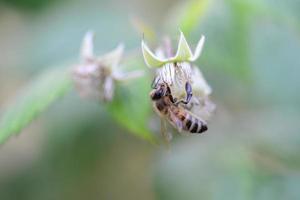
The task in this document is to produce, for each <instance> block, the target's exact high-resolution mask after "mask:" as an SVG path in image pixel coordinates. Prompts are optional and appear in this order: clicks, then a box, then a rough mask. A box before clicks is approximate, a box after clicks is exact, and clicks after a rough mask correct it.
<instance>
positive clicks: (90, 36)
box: [80, 31, 94, 61]
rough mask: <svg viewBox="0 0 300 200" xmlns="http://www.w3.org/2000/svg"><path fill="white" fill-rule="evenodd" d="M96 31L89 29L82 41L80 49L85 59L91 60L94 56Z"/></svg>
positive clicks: (82, 57) (81, 55)
mask: <svg viewBox="0 0 300 200" xmlns="http://www.w3.org/2000/svg"><path fill="white" fill-rule="evenodd" d="M93 41H94V33H93V32H92V31H88V32H87V33H86V34H85V36H84V38H83V41H82V45H81V49H80V57H81V59H82V60H83V61H86V60H91V59H93V57H94V45H93Z"/></svg>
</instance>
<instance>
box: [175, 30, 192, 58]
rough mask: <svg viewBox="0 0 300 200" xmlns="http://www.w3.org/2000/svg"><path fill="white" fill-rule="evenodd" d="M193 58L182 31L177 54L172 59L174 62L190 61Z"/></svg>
mask: <svg viewBox="0 0 300 200" xmlns="http://www.w3.org/2000/svg"><path fill="white" fill-rule="evenodd" d="M192 57H193V54H192V51H191V49H190V47H189V45H188V43H187V41H186V39H185V37H184V35H183V33H182V32H181V31H180V39H179V43H178V48H177V53H176V55H175V57H173V58H171V59H170V60H172V61H177V62H181V61H188V60H190V59H191V58H192Z"/></svg>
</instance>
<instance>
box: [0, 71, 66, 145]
mask: <svg viewBox="0 0 300 200" xmlns="http://www.w3.org/2000/svg"><path fill="white" fill-rule="evenodd" d="M70 89H71V78H70V75H69V69H68V68H61V67H58V68H54V69H50V70H48V71H46V72H44V73H43V74H42V75H40V76H39V77H37V78H36V79H35V80H33V81H32V82H31V83H30V84H29V85H28V86H27V87H26V88H25V89H24V90H23V91H22V92H21V93H20V94H19V95H18V96H17V98H16V101H15V102H14V103H12V104H11V105H10V106H9V107H8V108H7V109H6V110H5V112H4V113H3V114H2V116H1V121H0V143H3V142H5V141H6V140H7V139H8V138H9V137H10V136H11V135H13V134H17V133H19V132H20V131H21V130H22V129H23V128H24V127H25V126H27V125H28V124H29V123H30V122H32V120H33V119H35V118H36V117H37V116H39V115H40V114H41V113H42V112H43V111H44V110H45V109H47V108H48V107H49V106H50V105H51V104H52V103H54V102H55V101H56V100H58V99H59V98H60V97H62V96H63V95H64V94H66V93H67V92H68V91H69V90H70Z"/></svg>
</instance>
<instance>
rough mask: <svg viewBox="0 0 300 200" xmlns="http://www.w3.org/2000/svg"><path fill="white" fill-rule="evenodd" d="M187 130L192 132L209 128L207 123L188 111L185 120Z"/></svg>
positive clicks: (199, 131)
mask: <svg viewBox="0 0 300 200" xmlns="http://www.w3.org/2000/svg"><path fill="white" fill-rule="evenodd" d="M184 124H185V131H188V132H190V133H202V132H204V131H206V130H207V125H206V124H205V123H204V122H203V121H201V120H199V119H197V118H196V117H194V116H192V115H190V114H188V113H186V118H185V121H184Z"/></svg>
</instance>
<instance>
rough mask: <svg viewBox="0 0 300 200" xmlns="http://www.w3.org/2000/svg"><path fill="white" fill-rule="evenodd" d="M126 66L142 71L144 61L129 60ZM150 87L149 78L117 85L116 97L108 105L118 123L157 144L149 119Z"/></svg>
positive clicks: (145, 77)
mask: <svg viewBox="0 0 300 200" xmlns="http://www.w3.org/2000/svg"><path fill="white" fill-rule="evenodd" d="M126 65H127V66H129V68H130V70H133V69H134V68H135V69H140V68H141V66H144V64H143V61H142V59H138V58H134V59H130V60H129V59H128V60H127V62H126ZM145 69H146V67H145ZM128 70H129V69H128ZM150 85H151V80H150V77H149V76H144V77H141V78H138V79H134V80H131V81H128V82H125V83H124V82H121V83H119V84H117V86H116V87H117V89H116V93H115V97H114V99H113V101H112V102H111V103H109V104H108V106H107V110H108V111H109V113H110V114H111V115H112V116H113V117H114V118H115V119H116V120H117V122H118V123H120V124H121V125H123V126H124V127H126V128H127V129H128V130H129V131H130V132H131V133H133V134H134V135H136V136H138V137H141V138H143V139H146V140H147V141H150V142H151V143H156V142H157V141H156V138H155V137H154V135H153V133H152V132H151V130H150V129H149V119H150V114H151V113H152V110H151V101H150V98H149V95H148V93H149V91H150V89H151V88H150Z"/></svg>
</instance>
